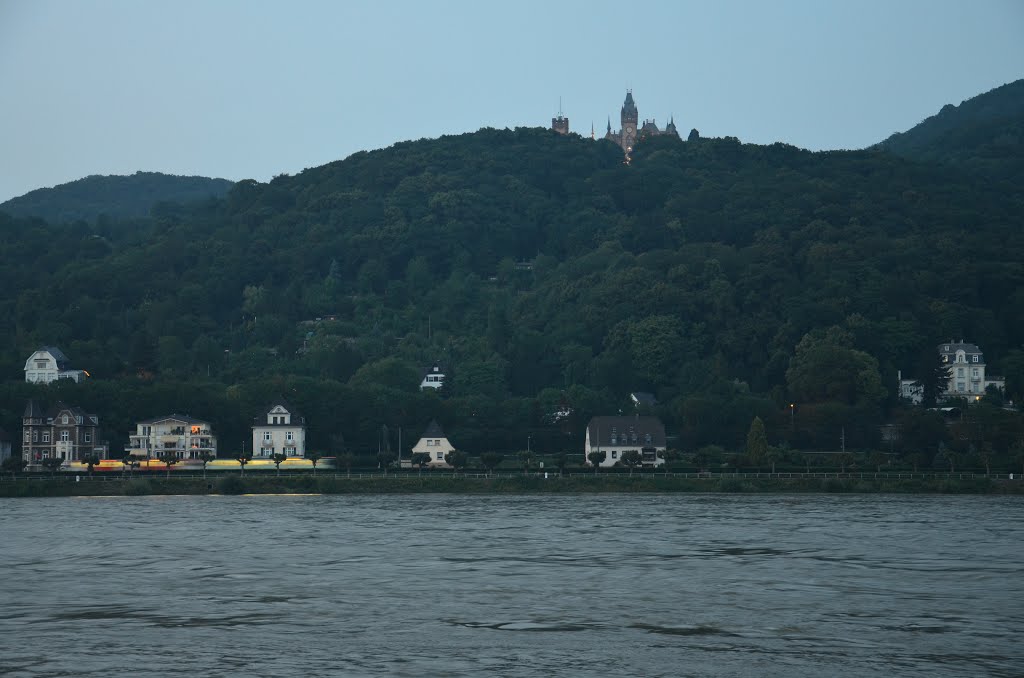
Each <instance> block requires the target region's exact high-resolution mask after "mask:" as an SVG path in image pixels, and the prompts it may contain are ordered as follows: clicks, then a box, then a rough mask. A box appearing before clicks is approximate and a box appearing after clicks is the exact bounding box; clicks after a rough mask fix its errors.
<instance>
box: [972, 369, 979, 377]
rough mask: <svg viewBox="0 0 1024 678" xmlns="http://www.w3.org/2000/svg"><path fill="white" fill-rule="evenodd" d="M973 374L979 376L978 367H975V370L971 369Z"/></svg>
mask: <svg viewBox="0 0 1024 678" xmlns="http://www.w3.org/2000/svg"><path fill="white" fill-rule="evenodd" d="M971 376H972V377H976V376H978V368H977V367H975V368H974V369H973V370H971Z"/></svg>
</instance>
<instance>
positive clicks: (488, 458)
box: [480, 452, 504, 477]
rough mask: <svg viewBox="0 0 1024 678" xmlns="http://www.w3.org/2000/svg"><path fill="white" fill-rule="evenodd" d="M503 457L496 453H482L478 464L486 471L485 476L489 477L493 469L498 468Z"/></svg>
mask: <svg viewBox="0 0 1024 678" xmlns="http://www.w3.org/2000/svg"><path fill="white" fill-rule="evenodd" d="M503 459H504V456H503V455H501V454H498V453H497V452H484V453H483V454H481V455H480V463H481V464H483V465H484V468H485V469H487V476H488V477H490V475H491V473H492V472H493V471H494V469H496V468H498V466H499V465H500V464H501V462H502V460H503Z"/></svg>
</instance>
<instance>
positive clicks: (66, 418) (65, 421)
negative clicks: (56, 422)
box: [60, 414, 68, 424]
mask: <svg viewBox="0 0 1024 678" xmlns="http://www.w3.org/2000/svg"><path fill="white" fill-rule="evenodd" d="M60 423H62V424H67V423H68V415H66V414H65V415H64V416H63V417H61V418H60Z"/></svg>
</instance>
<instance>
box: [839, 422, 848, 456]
mask: <svg viewBox="0 0 1024 678" xmlns="http://www.w3.org/2000/svg"><path fill="white" fill-rule="evenodd" d="M839 444H840V446H841V447H842V450H843V454H846V427H845V426H844V427H843V430H842V433H840V434H839Z"/></svg>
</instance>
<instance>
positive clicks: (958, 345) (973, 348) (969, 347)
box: [938, 341, 981, 353]
mask: <svg viewBox="0 0 1024 678" xmlns="http://www.w3.org/2000/svg"><path fill="white" fill-rule="evenodd" d="M947 346H949V350H948V351H947V350H946V347H947ZM938 349H939V353H956V352H957V351H963V352H964V353H981V349H980V348H978V345H977V344H968V343H967V342H965V341H944V342H942V343H941V344H939V345H938Z"/></svg>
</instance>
